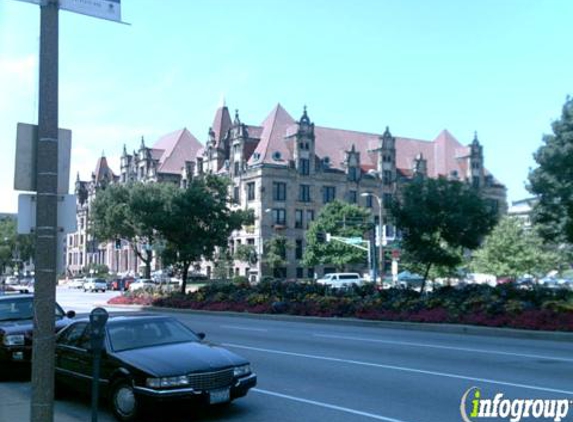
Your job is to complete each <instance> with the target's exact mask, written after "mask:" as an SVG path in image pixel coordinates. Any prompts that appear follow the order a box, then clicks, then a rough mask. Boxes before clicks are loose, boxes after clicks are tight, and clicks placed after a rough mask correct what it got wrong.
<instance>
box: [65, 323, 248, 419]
mask: <svg viewBox="0 0 573 422" xmlns="http://www.w3.org/2000/svg"><path fill="white" fill-rule="evenodd" d="M204 338H205V334H203V333H199V334H196V333H195V332H194V331H193V330H191V329H190V328H188V327H187V326H185V325H184V324H182V323H181V322H179V321H178V320H177V319H175V318H173V317H169V316H163V315H122V316H119V315H117V316H110V318H109V320H108V322H107V325H106V329H105V340H104V350H103V352H102V357H101V359H102V360H101V378H100V391H101V397H107V398H108V399H109V401H110V404H111V409H112V411H113V413H114V415H115V417H116V418H117V419H118V420H120V421H124V422H127V421H134V420H137V418H138V415H139V414H140V413H142V407H145V406H146V405H152V404H156V402H159V401H163V400H185V401H188V400H191V401H196V402H199V403H204V404H218V403H228V402H230V401H232V400H234V399H236V398H239V397H242V396H244V395H246V394H247V392H248V391H249V389H250V388H252V387H254V386H255V385H256V383H257V376H256V374H254V373H253V372H252V370H251V367H250V364H249V362H248V361H247V360H246V359H244V358H242V357H241V356H239V355H236V354H235V353H233V352H230V351H228V350H226V349H224V348H222V347H217V346H213V345H211V344H207V343H204V342H203V341H202V340H203V339H204ZM90 341H91V340H90V330H89V320H88V319H87V318H85V319H81V320H77V321H76V322H74V323H73V324H71V325H70V326H69V327H67V328H66V329H65V330H63V331H62V332H61V333H60V334H59V335H58V337H57V339H56V390H57V391H61V389H65V388H70V389H73V391H83V392H85V393H89V392H90V391H91V368H92V360H93V354H92V352H91V351H90V350H89V349H90Z"/></svg>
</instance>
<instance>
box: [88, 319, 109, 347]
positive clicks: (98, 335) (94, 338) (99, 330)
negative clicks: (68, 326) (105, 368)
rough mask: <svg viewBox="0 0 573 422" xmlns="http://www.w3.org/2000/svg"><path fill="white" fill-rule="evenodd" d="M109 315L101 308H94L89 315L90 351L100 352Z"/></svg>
mask: <svg viewBox="0 0 573 422" xmlns="http://www.w3.org/2000/svg"><path fill="white" fill-rule="evenodd" d="M108 318H109V314H108V313H107V311H106V310H105V309H103V308H95V309H94V310H93V311H91V313H90V340H91V347H92V351H93V352H95V351H100V352H101V349H102V347H103V340H104V338H105V324H106V322H107V319H108Z"/></svg>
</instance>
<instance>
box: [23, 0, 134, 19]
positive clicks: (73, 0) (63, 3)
mask: <svg viewBox="0 0 573 422" xmlns="http://www.w3.org/2000/svg"><path fill="white" fill-rule="evenodd" d="M19 1H23V2H26V3H33V4H38V5H44V4H46V3H47V2H48V1H49V0H19ZM120 1H121V0H59V2H60V9H62V10H67V11H69V12H74V13H79V14H80V15H87V16H93V17H94V18H99V19H107V20H110V21H116V22H121V5H120ZM122 23H123V22H122Z"/></svg>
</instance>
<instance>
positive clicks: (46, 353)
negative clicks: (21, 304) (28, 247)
mask: <svg viewBox="0 0 573 422" xmlns="http://www.w3.org/2000/svg"><path fill="white" fill-rule="evenodd" d="M36 187H37V188H36V191H37V203H36V283H35V286H34V289H35V293H34V332H33V338H34V341H33V343H32V344H33V346H32V401H31V409H30V410H31V411H30V420H31V422H52V421H53V419H54V361H55V356H54V354H55V353H54V352H55V318H54V315H55V308H56V276H57V275H56V260H57V253H56V248H57V229H58V228H57V222H58V219H57V213H58V211H57V210H58V203H57V191H58V0H45V1H44V2H42V4H41V5H40V84H39V101H38V139H37V155H36Z"/></svg>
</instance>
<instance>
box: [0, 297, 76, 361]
mask: <svg viewBox="0 0 573 422" xmlns="http://www.w3.org/2000/svg"><path fill="white" fill-rule="evenodd" d="M33 315H34V296H33V295H31V294H19V293H5V294H1V293H0V366H1V365H4V364H8V363H13V362H18V363H29V362H30V360H31V358H32V331H33V329H34V320H33ZM74 316H75V312H74V311H69V312H68V313H65V312H64V310H63V309H62V308H61V307H60V305H58V304H56V315H55V317H56V331H59V330H61V329H62V328H64V327H66V326H67V325H69V324H70V323H71V322H72V319H71V318H73V317H74Z"/></svg>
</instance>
